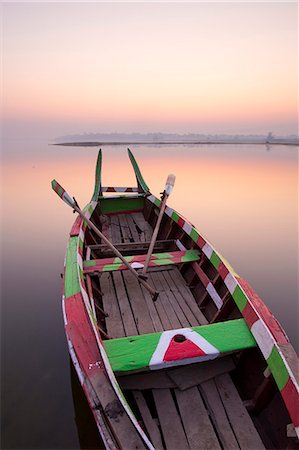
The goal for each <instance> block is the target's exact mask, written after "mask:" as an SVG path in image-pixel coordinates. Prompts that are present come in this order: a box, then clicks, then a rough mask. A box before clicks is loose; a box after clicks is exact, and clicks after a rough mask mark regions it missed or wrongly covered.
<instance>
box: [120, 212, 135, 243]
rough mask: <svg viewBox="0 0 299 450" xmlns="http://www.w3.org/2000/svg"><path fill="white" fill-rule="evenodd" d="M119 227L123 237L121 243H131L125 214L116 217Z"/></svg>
mask: <svg viewBox="0 0 299 450" xmlns="http://www.w3.org/2000/svg"><path fill="white" fill-rule="evenodd" d="M118 220H119V225H120V231H121V234H122V237H123V241H124V242H125V243H128V242H131V240H132V235H131V232H130V228H129V225H128V222H127V218H126V215H125V214H119V215H118Z"/></svg>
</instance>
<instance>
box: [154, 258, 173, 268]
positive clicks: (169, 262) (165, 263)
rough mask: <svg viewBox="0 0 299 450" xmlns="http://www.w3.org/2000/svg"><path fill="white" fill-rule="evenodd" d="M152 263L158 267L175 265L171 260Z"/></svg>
mask: <svg viewBox="0 0 299 450" xmlns="http://www.w3.org/2000/svg"><path fill="white" fill-rule="evenodd" d="M151 262H152V263H155V264H156V265H157V266H168V265H169V264H174V262H173V261H172V260H171V259H154V260H152V261H151Z"/></svg>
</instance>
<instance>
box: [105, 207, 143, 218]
mask: <svg viewBox="0 0 299 450" xmlns="http://www.w3.org/2000/svg"><path fill="white" fill-rule="evenodd" d="M142 211H143V208H139V209H127V210H126V211H116V212H111V213H107V214H105V215H106V216H115V214H117V215H118V214H131V213H135V212H142Z"/></svg>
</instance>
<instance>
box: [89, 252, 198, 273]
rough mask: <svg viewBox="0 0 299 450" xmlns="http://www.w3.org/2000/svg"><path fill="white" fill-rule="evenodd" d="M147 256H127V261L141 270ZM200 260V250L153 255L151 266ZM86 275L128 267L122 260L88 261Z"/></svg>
mask: <svg viewBox="0 0 299 450" xmlns="http://www.w3.org/2000/svg"><path fill="white" fill-rule="evenodd" d="M146 257H147V255H133V256H125V257H124V258H125V260H126V261H127V262H128V263H130V265H131V266H132V267H133V268H134V269H141V268H142V267H143V266H144V263H145V260H146ZM199 258H200V251H199V250H186V251H174V252H163V253H153V254H152V255H151V259H150V263H149V266H166V265H168V264H182V263H188V262H194V261H198V260H199ZM83 269H84V273H93V272H113V271H115V270H127V267H126V266H125V264H123V262H122V261H121V259H120V258H102V259H91V260H86V261H84V263H83Z"/></svg>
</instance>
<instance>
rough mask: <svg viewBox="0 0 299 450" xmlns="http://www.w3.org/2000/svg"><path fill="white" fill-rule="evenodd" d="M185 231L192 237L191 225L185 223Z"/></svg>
mask: <svg viewBox="0 0 299 450" xmlns="http://www.w3.org/2000/svg"><path fill="white" fill-rule="evenodd" d="M183 230H184V231H186V233H187V234H188V235H190V233H191V231H192V226H191V225H190V223H188V222H185V223H184V226H183Z"/></svg>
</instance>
